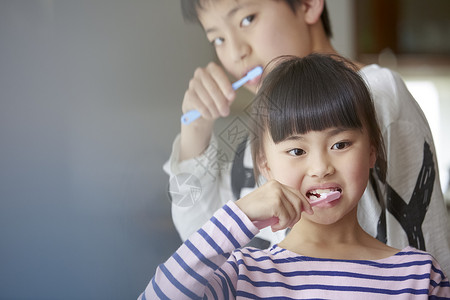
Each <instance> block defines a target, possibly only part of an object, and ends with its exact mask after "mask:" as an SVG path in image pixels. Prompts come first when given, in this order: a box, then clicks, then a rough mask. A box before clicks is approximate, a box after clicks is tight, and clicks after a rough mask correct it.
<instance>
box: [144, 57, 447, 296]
mask: <svg viewBox="0 0 450 300" xmlns="http://www.w3.org/2000/svg"><path fill="white" fill-rule="evenodd" d="M349 65H350V63H349V62H346V61H344V60H343V58H340V57H336V56H334V57H331V56H325V55H319V54H312V55H309V56H306V57H304V58H294V57H284V58H282V59H280V61H277V64H276V66H275V67H274V68H273V70H272V71H271V72H270V73H269V74H268V75H267V76H266V78H265V79H264V81H263V83H262V86H261V88H260V89H259V91H258V93H257V95H256V98H255V100H254V102H253V104H252V107H253V113H252V116H254V125H253V130H252V131H253V133H254V136H253V138H252V154H253V160H254V166H256V168H255V169H256V173H257V174H255V175H256V176H255V178H258V176H259V174H262V175H263V176H264V177H265V178H266V179H267V183H265V184H264V185H262V186H260V187H259V188H258V189H256V190H255V191H253V192H251V193H249V194H248V195H246V196H244V197H243V198H241V199H239V200H237V201H236V202H233V201H230V202H228V203H227V204H226V205H225V206H223V207H222V208H221V209H220V210H218V211H217V212H216V213H215V214H214V216H213V217H212V218H211V219H210V220H209V221H208V222H207V223H206V224H205V225H204V226H203V227H202V228H201V229H199V230H198V231H197V232H196V233H195V234H193V235H192V236H191V238H190V239H188V240H187V241H186V242H185V243H184V244H183V245H182V246H181V247H180V248H179V249H178V250H177V251H176V252H175V253H174V254H173V255H172V257H170V258H169V259H168V260H167V262H166V263H164V264H162V265H160V266H159V267H158V269H157V271H156V274H155V276H154V277H153V279H152V280H151V282H150V283H149V285H148V287H147V289H146V291H145V292H144V293H143V294H142V295H141V296H140V299H154V298H155V297H159V298H163V299H184V298H187V299H201V298H207V299H217V298H218V299H234V298H241V297H242V298H257V299H280V298H283V299H306V298H307V299H311V298H327V299H362V298H363V297H366V298H371V299H372V298H378V299H380V298H381V299H386V298H390V297H392V298H396V299H398V298H403V299H416V298H417V299H419V298H421V299H422V298H427V297H428V295H431V296H436V297H442V298H444V297H450V285H449V282H448V279H447V278H446V276H445V275H444V273H443V272H442V270H441V269H440V266H439V265H438V263H437V262H436V261H435V260H434V258H433V257H432V256H431V255H429V254H428V253H426V252H423V251H420V250H417V249H414V248H412V247H410V246H408V247H406V248H404V249H402V250H398V249H394V248H391V247H389V246H387V245H386V244H384V243H382V242H380V241H378V240H377V239H375V238H373V237H372V236H371V235H369V234H368V233H366V232H365V231H364V230H363V229H362V228H361V226H360V225H359V223H358V219H357V206H358V201H359V200H360V198H361V197H362V195H363V193H364V191H365V188H366V186H367V182H368V180H369V174H370V172H371V169H373V168H374V169H375V170H376V172H377V174H378V176H379V177H381V178H383V177H385V176H386V160H385V154H384V149H383V147H384V146H383V140H382V136H381V133H380V129H379V127H378V123H377V120H376V117H375V111H374V106H373V103H372V100H371V97H370V94H369V91H368V90H367V88H366V86H365V84H364V81H363V80H362V79H361V77H360V76H359V75H358V74H357V72H356V71H355V70H354V69H352V68H350V67H349ZM300 79H301V80H300ZM266 225H270V226H271V228H272V231H279V230H283V229H286V228H290V232H289V234H288V235H287V236H286V238H285V239H284V240H283V241H282V242H281V243H280V244H278V245H274V246H273V247H271V248H270V249H267V250H259V249H256V248H251V247H244V248H242V247H243V246H244V245H246V244H247V243H248V242H249V241H250V240H251V239H252V238H253V237H254V236H255V235H256V234H257V233H258V232H259V230H260V229H261V228H262V227H265V226H266Z"/></svg>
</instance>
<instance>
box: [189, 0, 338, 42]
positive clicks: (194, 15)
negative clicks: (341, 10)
mask: <svg viewBox="0 0 450 300" xmlns="http://www.w3.org/2000/svg"><path fill="white" fill-rule="evenodd" d="M205 1H214V0H181V12H182V14H183V18H184V19H185V20H186V21H189V22H194V23H200V21H199V19H198V10H199V9H202V7H203V6H202V4H203V3H204V2H205ZM276 1H280V0H276ZM281 1H285V2H286V3H287V4H289V6H290V7H291V9H292V11H295V10H296V9H297V6H298V5H300V3H301V1H302V0H281ZM320 20H321V21H322V26H323V29H324V30H325V34H326V35H327V37H328V38H332V37H333V32H332V30H331V22H330V18H329V17H328V10H327V5H326V3H325V2H324V4H323V11H322V14H321V15H320Z"/></svg>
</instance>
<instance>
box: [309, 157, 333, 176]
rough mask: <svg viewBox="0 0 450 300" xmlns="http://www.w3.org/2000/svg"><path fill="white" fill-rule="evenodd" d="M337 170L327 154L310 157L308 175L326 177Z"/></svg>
mask: <svg viewBox="0 0 450 300" xmlns="http://www.w3.org/2000/svg"><path fill="white" fill-rule="evenodd" d="M334 172H335V169H334V167H333V164H332V163H331V161H330V160H329V158H328V157H327V156H326V155H315V156H314V157H309V161H308V175H309V176H310V177H316V178H325V177H327V176H329V175H332V174H333V173H334Z"/></svg>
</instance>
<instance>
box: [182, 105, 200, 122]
mask: <svg viewBox="0 0 450 300" xmlns="http://www.w3.org/2000/svg"><path fill="white" fill-rule="evenodd" d="M200 116H201V114H200V112H199V111H198V110H195V109H193V110H190V111H188V112H187V113H185V114H184V115H182V116H181V123H183V124H184V125H188V124H191V123H192V122H194V121H195V120H197V119H198V118H200Z"/></svg>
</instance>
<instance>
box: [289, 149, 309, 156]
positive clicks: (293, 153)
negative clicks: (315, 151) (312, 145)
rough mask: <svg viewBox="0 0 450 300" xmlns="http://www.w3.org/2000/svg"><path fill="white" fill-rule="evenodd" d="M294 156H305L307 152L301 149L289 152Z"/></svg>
mask: <svg viewBox="0 0 450 300" xmlns="http://www.w3.org/2000/svg"><path fill="white" fill-rule="evenodd" d="M288 153H289V154H290V155H292V156H301V155H303V154H305V151H304V150H302V149H299V148H295V149H292V150H290V151H289V152H288Z"/></svg>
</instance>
